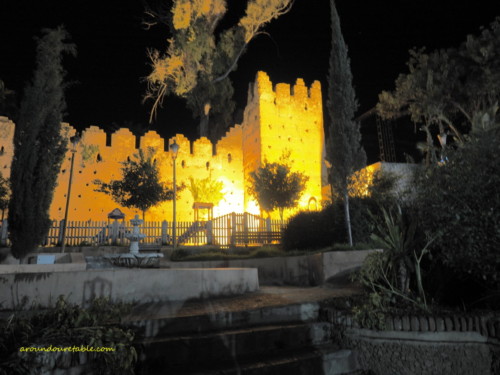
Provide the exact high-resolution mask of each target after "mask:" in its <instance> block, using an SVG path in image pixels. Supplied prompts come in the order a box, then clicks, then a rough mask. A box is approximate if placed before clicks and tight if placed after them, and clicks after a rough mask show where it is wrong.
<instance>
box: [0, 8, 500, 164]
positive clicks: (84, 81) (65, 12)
mask: <svg viewBox="0 0 500 375" xmlns="http://www.w3.org/2000/svg"><path fill="white" fill-rule="evenodd" d="M150 1H151V0H150ZM167 2H169V1H167ZM242 3H243V1H242V0H229V1H228V7H229V9H230V13H229V14H228V17H227V20H225V22H227V24H228V25H229V24H231V22H232V20H233V19H234V17H237V16H239V12H242V11H243V6H242ZM235 7H236V8H235ZM337 9H338V12H339V15H340V18H341V25H342V31H343V35H344V39H345V40H346V43H347V45H348V48H349V55H350V58H351V68H352V72H353V76H354V85H355V89H356V93H357V96H358V99H359V102H360V108H359V114H362V113H364V112H365V111H367V110H368V109H370V108H371V107H373V106H374V105H375V104H376V102H377V96H378V94H379V93H380V92H381V91H382V90H391V89H392V88H393V85H394V81H395V79H396V78H397V76H398V75H399V74H400V73H404V72H406V61H407V60H408V50H409V49H410V48H412V47H424V46H425V47H427V49H428V50H434V49H436V48H446V47H456V46H458V45H459V44H460V43H461V42H462V41H464V40H465V38H466V35H467V34H471V33H474V34H477V33H478V32H479V28H480V26H481V25H483V26H487V25H489V24H490V23H491V22H492V21H493V19H494V18H495V16H497V15H500V2H497V1H491V0H476V1H472V0H470V1H462V0H458V1H453V0H434V1H428V0H411V1H410V0H385V1H370V0H364V1H361V0H337ZM143 10H144V6H143V3H142V1H138V0H121V1H116V0H71V1H67V0H66V1H55V0H43V1H34V0H3V1H2V2H1V5H0V48H1V49H0V51H1V52H0V79H2V80H3V81H4V82H5V84H6V86H7V87H8V88H9V89H12V90H15V91H16V92H17V93H18V96H19V97H20V96H21V94H22V90H23V87H24V86H25V84H26V82H27V81H28V80H29V79H30V78H31V76H32V71H33V68H34V56H35V55H34V53H35V42H34V39H33V36H35V35H39V32H40V30H41V29H42V28H43V27H55V26H57V25H60V24H64V25H65V26H66V28H67V30H68V31H69V33H70V34H71V36H72V40H73V42H74V43H75V44H76V46H77V49H78V56H77V57H76V58H67V59H66V60H65V68H66V70H67V71H68V79H69V80H70V81H71V82H72V85H71V87H70V88H69V89H68V91H67V102H68V109H67V114H66V116H65V121H68V122H69V123H71V124H72V125H73V126H75V127H77V128H78V129H83V128H85V127H88V126H90V125H98V126H101V127H103V128H106V129H112V125H113V124H114V125H115V126H123V125H127V124H141V125H143V126H147V125H148V112H149V109H150V105H151V104H150V103H147V104H145V105H144V104H142V96H143V95H144V92H145V88H146V85H145V83H144V79H143V77H145V76H146V75H147V74H148V72H149V66H148V59H147V55H146V49H147V48H151V47H154V48H161V47H163V46H165V45H166V44H165V41H166V39H167V38H168V29H167V28H166V26H159V27H156V28H154V29H152V30H149V31H146V30H145V29H144V28H143V26H142V25H141V21H142V18H143ZM265 31H267V32H268V33H269V34H270V35H269V36H266V35H262V36H259V37H258V38H257V39H256V40H254V41H253V42H252V43H251V44H250V47H249V48H248V50H247V52H246V54H245V55H244V56H243V58H242V59H241V60H240V63H239V65H238V70H237V71H236V72H233V73H232V74H231V75H230V77H231V79H232V80H233V82H234V85H235V90H236V94H235V99H236V101H237V105H238V108H241V109H242V108H244V106H245V104H246V95H247V89H248V84H249V82H251V81H253V80H254V78H255V75H256V72H257V71H258V70H264V71H266V72H267V73H268V74H269V76H270V77H271V80H272V81H273V82H275V83H278V82H288V83H294V82H295V80H296V79H297V77H302V78H304V80H305V82H306V84H307V85H310V84H311V83H312V81H314V80H319V81H320V82H321V84H322V86H323V97H324V99H326V97H327V93H326V90H327V80H326V76H327V72H328V57H329V53H330V36H331V31H330V10H329V0H295V3H294V5H293V8H292V10H291V11H290V12H289V13H288V14H286V15H284V16H282V17H281V18H279V19H277V20H274V21H273V22H272V23H271V24H270V25H268V27H267V28H266V30H265ZM325 112H326V111H325ZM196 125H197V121H196V120H194V119H192V117H191V115H190V113H189V112H188V111H187V110H185V109H184V104H183V102H182V101H181V100H179V99H175V98H169V99H168V100H166V101H165V102H164V106H163V109H162V112H161V113H160V115H159V116H158V119H157V121H156V122H155V123H153V124H151V125H150V129H153V130H157V131H158V132H159V133H160V134H162V135H163V136H166V137H170V136H172V135H174V134H175V133H176V132H182V133H184V134H186V135H187V136H189V137H190V138H191V139H195V137H196V133H195V128H196ZM410 128H411V129H410ZM412 131H413V128H412V127H411V126H405V127H402V126H400V127H399V128H397V129H395V133H394V134H395V141H396V149H397V151H398V154H400V153H401V152H402V150H403V149H404V150H407V151H408V152H410V151H411V150H412V149H413V150H414V145H413V142H414V138H412V137H413V136H412V135H411V132H412ZM362 132H363V144H364V146H365V149H366V150H367V153H368V155H369V160H370V161H376V159H377V157H378V143H377V138H376V130H375V126H374V122H370V121H367V122H365V123H363V127H362ZM410 153H411V152H410Z"/></svg>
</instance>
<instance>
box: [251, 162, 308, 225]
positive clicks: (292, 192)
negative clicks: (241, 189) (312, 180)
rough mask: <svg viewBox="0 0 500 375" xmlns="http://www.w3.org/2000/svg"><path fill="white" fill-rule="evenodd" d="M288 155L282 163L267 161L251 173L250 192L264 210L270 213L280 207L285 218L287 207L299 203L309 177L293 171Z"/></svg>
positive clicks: (280, 211) (281, 215)
mask: <svg viewBox="0 0 500 375" xmlns="http://www.w3.org/2000/svg"><path fill="white" fill-rule="evenodd" d="M286 160H287V157H286V156H285V157H283V158H282V159H281V161H280V163H269V162H267V161H266V162H265V163H264V165H263V166H262V167H260V168H258V169H257V170H255V171H253V172H251V173H250V187H249V193H250V194H251V195H252V196H254V197H255V199H256V200H257V202H259V205H260V207H261V209H262V210H264V211H267V212H268V213H269V212H271V211H273V210H275V209H278V210H279V213H280V217H281V219H282V220H283V211H284V209H285V208H293V207H295V206H296V205H297V201H298V200H299V199H300V197H301V195H302V192H303V191H304V189H305V186H306V182H307V180H308V179H309V177H307V176H305V175H304V174H303V173H301V172H292V171H291V168H290V166H289V165H288V164H286Z"/></svg>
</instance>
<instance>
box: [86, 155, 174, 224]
mask: <svg viewBox="0 0 500 375" xmlns="http://www.w3.org/2000/svg"><path fill="white" fill-rule="evenodd" d="M121 164H122V165H123V167H122V176H123V178H122V179H121V180H112V181H110V182H109V183H105V182H102V181H100V180H95V181H94V184H96V185H98V188H97V189H96V191H98V192H101V193H105V194H108V195H110V196H111V198H112V199H113V200H114V201H115V202H116V203H118V204H119V205H121V206H123V207H128V208H137V209H139V210H141V211H142V218H143V219H144V218H145V215H146V211H147V210H148V209H149V208H151V207H153V206H155V205H157V204H158V203H161V202H164V201H166V200H171V199H173V197H174V193H173V190H171V189H169V188H168V187H167V186H166V185H165V184H164V183H162V182H161V181H160V175H159V169H158V165H157V163H156V159H154V152H153V150H152V149H151V148H149V149H148V151H147V152H146V154H145V153H144V151H143V150H142V149H139V152H138V153H137V154H135V155H134V157H133V158H129V159H127V160H126V161H124V162H122V163H121ZM180 189H181V187H178V191H179V190H180Z"/></svg>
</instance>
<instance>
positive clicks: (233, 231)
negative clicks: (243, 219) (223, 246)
mask: <svg viewBox="0 0 500 375" xmlns="http://www.w3.org/2000/svg"><path fill="white" fill-rule="evenodd" d="M231 222H232V223H231V225H232V227H231V245H232V246H235V245H236V212H233V213H231Z"/></svg>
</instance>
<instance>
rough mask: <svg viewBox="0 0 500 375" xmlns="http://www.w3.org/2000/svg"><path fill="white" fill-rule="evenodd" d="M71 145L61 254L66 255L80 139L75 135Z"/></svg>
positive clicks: (71, 139)
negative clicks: (71, 198)
mask: <svg viewBox="0 0 500 375" xmlns="http://www.w3.org/2000/svg"><path fill="white" fill-rule="evenodd" d="M69 140H70V142H71V144H72V145H73V148H72V149H71V153H72V155H71V167H70V169H69V183H68V194H66V209H65V210H64V225H63V228H62V239H61V242H62V244H61V246H62V248H61V253H64V250H65V249H66V227H67V225H68V210H69V200H70V197H71V183H72V181H73V167H74V165H75V154H76V146H77V145H78V142H79V141H80V137H78V136H77V135H74V136H73V137H71V138H70V139H69Z"/></svg>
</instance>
